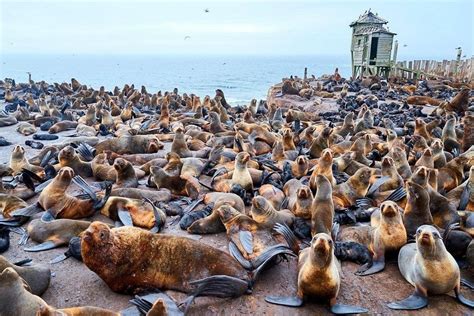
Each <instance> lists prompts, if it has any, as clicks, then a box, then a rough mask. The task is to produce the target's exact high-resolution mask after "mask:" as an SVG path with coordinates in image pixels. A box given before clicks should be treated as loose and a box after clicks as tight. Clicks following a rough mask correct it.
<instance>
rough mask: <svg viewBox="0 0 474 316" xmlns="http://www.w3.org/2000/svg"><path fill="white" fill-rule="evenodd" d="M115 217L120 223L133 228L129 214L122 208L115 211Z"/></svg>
mask: <svg viewBox="0 0 474 316" xmlns="http://www.w3.org/2000/svg"><path fill="white" fill-rule="evenodd" d="M117 215H118V217H119V219H120V221H121V222H122V223H123V224H124V225H125V226H132V227H133V220H132V216H131V215H130V212H129V211H128V210H126V209H124V208H122V207H118V209H117Z"/></svg>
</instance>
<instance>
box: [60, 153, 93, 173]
mask: <svg viewBox="0 0 474 316" xmlns="http://www.w3.org/2000/svg"><path fill="white" fill-rule="evenodd" d="M58 160H59V166H58V167H57V169H61V168H62V167H70V168H71V169H72V170H74V173H75V174H78V175H80V176H82V177H92V175H93V172H92V167H91V163H90V162H85V161H82V160H81V158H80V157H79V155H78V154H77V153H76V151H75V150H74V148H73V147H72V146H66V147H64V148H63V149H61V150H60V151H59V154H58Z"/></svg>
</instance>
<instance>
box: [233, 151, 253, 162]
mask: <svg viewBox="0 0 474 316" xmlns="http://www.w3.org/2000/svg"><path fill="white" fill-rule="evenodd" d="M235 160H236V162H238V163H240V164H242V165H246V164H247V162H248V161H249V160H250V154H249V153H247V152H245V151H243V152H240V153H238V154H237V157H236V158H235Z"/></svg>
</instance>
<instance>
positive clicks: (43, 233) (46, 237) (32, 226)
mask: <svg viewBox="0 0 474 316" xmlns="http://www.w3.org/2000/svg"><path fill="white" fill-rule="evenodd" d="M89 225H90V222H88V221H79V220H72V219H56V220H53V221H51V222H45V221H43V220H41V219H34V220H32V221H31V222H30V223H29V224H28V227H27V231H28V236H29V237H30V238H31V239H32V240H33V241H35V242H37V243H39V245H36V246H33V247H28V248H25V249H24V250H25V251H30V252H37V251H44V250H49V249H53V248H57V247H60V246H63V245H67V244H68V243H69V241H70V240H71V238H73V237H75V236H79V234H80V233H82V232H83V231H84V230H86V229H87V227H89Z"/></svg>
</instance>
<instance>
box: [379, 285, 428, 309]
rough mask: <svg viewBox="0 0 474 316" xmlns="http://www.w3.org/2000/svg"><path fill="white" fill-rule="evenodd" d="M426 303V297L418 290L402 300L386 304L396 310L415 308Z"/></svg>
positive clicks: (421, 306)
mask: <svg viewBox="0 0 474 316" xmlns="http://www.w3.org/2000/svg"><path fill="white" fill-rule="evenodd" d="M427 305H428V298H427V297H426V296H424V295H422V294H421V293H420V292H419V291H418V290H416V291H415V293H413V294H412V295H410V296H409V297H407V298H406V299H404V300H401V301H398V302H393V303H389V304H387V306H388V307H389V308H391V309H397V310H415V309H420V308H423V307H425V306H427Z"/></svg>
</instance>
